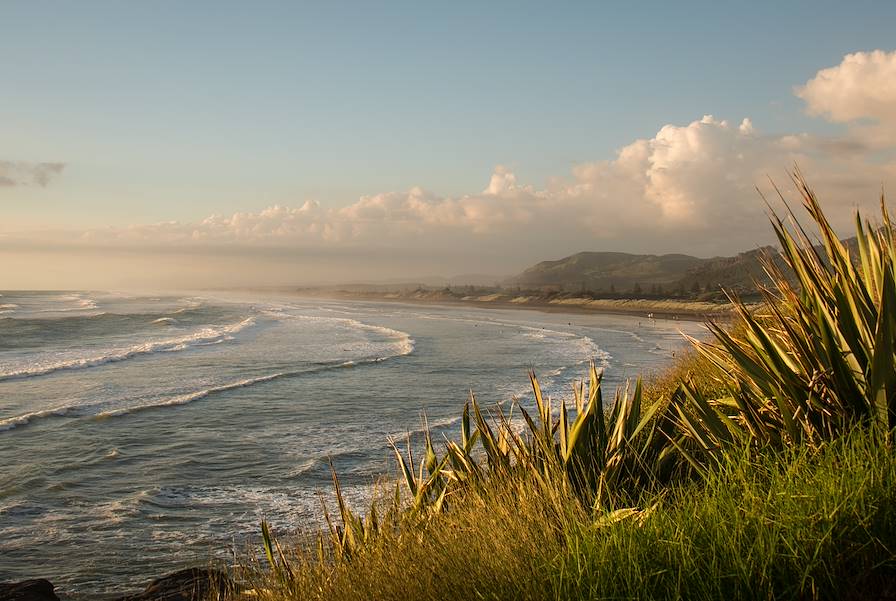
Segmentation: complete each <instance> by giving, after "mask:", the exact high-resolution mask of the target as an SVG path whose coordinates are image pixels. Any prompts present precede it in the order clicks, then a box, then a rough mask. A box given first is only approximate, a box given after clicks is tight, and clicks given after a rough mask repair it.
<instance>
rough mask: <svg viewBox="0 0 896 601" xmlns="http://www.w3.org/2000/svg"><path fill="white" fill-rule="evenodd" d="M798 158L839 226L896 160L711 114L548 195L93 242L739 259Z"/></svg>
mask: <svg viewBox="0 0 896 601" xmlns="http://www.w3.org/2000/svg"><path fill="white" fill-rule="evenodd" d="M795 162H797V163H799V164H800V165H801V166H802V168H803V170H804V171H805V172H806V173H807V174H808V175H809V176H810V177H811V180H812V182H813V183H814V184H815V185H817V187H818V189H819V192H820V193H821V195H822V197H823V199H824V202H825V204H826V205H827V206H828V207H829V209H830V210H831V212H832V215H833V216H834V217H835V221H837V220H839V221H840V222H841V223H848V217H849V213H850V212H851V210H852V208H853V207H854V206H855V205H856V203H861V202H865V201H867V205H868V206H873V202H874V200H875V194H876V190H877V189H878V186H879V185H880V183H881V182H882V181H890V180H892V179H893V176H894V173H896V169H894V165H893V164H879V163H873V162H867V161H865V158H864V155H863V154H862V153H861V152H859V153H857V152H856V149H855V148H853V147H851V146H849V145H845V146H844V145H842V144H839V143H838V141H837V140H829V139H825V138H817V137H813V136H809V135H805V134H800V135H786V136H771V135H764V134H762V133H760V132H757V131H756V129H755V127H754V126H753V124H752V122H751V121H750V120H749V119H744V120H743V121H741V122H740V123H739V124H738V125H733V124H731V123H729V122H728V121H724V120H719V119H716V118H714V117H712V116H710V115H707V116H704V117H703V118H702V119H699V120H696V121H694V122H692V123H689V124H687V125H681V126H679V125H666V126H664V127H662V128H661V129H660V130H659V132H657V134H656V135H655V136H654V137H653V138H650V139H642V140H636V141H634V142H632V143H631V144H629V145H627V146H625V147H623V148H621V149H620V150H619V151H618V152H617V153H616V156H615V157H614V158H613V159H611V160H606V161H596V162H592V163H585V164H581V165H578V166H576V167H575V168H574V169H573V170H572V172H571V174H569V175H568V176H566V177H563V178H556V179H554V180H553V181H552V182H551V183H550V185H548V186H547V187H546V188H545V189H543V190H536V189H534V188H533V187H532V186H526V185H521V184H520V183H518V181H517V177H516V175H515V174H514V173H513V172H511V171H510V170H509V169H507V168H506V167H503V166H498V167H496V168H495V170H494V172H493V174H492V176H491V179H490V181H489V184H488V186H487V187H486V188H485V190H484V191H482V192H480V193H474V194H468V195H464V196H459V197H442V196H439V195H437V194H434V193H432V192H428V191H426V190H423V189H421V188H419V187H415V188H412V189H410V190H408V191H406V192H387V193H381V194H376V195H372V196H364V197H362V198H360V199H359V200H358V201H357V202H355V203H353V204H350V205H348V206H345V207H341V208H325V207H321V206H320V205H319V204H317V203H314V202H306V203H304V204H303V205H301V206H299V207H297V208H291V207H284V206H273V207H270V208H267V209H265V210H263V211H260V212H257V213H243V212H240V213H235V214H233V215H230V216H226V217H225V216H211V217H209V218H207V219H204V220H202V221H200V222H198V223H176V222H171V223H160V224H155V225H149V226H134V227H131V228H126V229H112V230H101V231H92V232H89V233H87V234H85V238H84V240H86V241H90V242H93V243H96V242H106V243H144V244H181V245H203V244H208V243H215V244H237V245H246V246H259V245H261V246H276V247H292V248H300V249H301V248H317V249H320V248H324V249H356V250H357V249H374V248H376V249H395V250H402V249H403V250H406V251H408V252H414V249H419V248H421V247H423V248H427V249H430V250H432V251H436V252H442V253H444V254H445V255H446V256H450V254H451V253H452V252H454V251H456V250H457V249H458V248H464V249H466V250H470V249H483V251H485V250H486V249H489V250H488V252H503V253H504V254H506V255H509V256H516V257H519V259H518V260H519V261H520V262H521V263H525V262H527V261H530V260H534V259H538V258H547V257H557V256H562V255H564V254H568V253H571V252H576V251H578V250H582V249H603V248H608V249H609V248H612V249H618V250H630V251H638V252H643V251H653V252H669V251H681V252H695V253H702V254H723V253H733V252H737V251H741V250H745V249H748V248H752V247H754V246H756V245H758V244H763V243H766V242H768V241H769V240H770V237H769V228H768V224H767V221H766V219H765V217H764V206H763V204H762V202H761V200H760V198H759V195H758V194H757V192H756V186H762V187H767V179H766V178H767V176H769V175H772V176H775V177H776V179H777V180H779V182H780V181H781V180H785V181H784V183H787V182H786V176H785V172H786V170H787V169H788V168H789V167H790V166H792V165H793V164H794V163H795Z"/></svg>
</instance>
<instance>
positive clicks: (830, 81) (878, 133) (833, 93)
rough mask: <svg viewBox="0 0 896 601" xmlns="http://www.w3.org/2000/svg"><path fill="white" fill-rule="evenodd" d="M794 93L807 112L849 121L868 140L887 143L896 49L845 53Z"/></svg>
mask: <svg viewBox="0 0 896 601" xmlns="http://www.w3.org/2000/svg"><path fill="white" fill-rule="evenodd" d="M795 93H796V95H797V96H799V97H800V98H802V99H803V100H805V101H806V104H807V110H808V112H809V114H811V115H817V116H821V117H824V118H826V119H829V120H831V121H833V122H836V123H849V124H853V126H854V130H855V132H856V133H857V134H858V135H859V136H860V137H861V138H862V139H864V140H867V141H868V142H870V143H873V144H875V145H877V146H887V145H892V144H893V140H894V139H896V51H893V52H884V51H883V50H874V51H872V52H856V53H854V54H847V55H846V56H844V57H843V61H842V62H841V63H840V64H839V65H837V66H836V67H830V68H828V69H822V70H821V71H819V72H818V73H817V74H816V75H815V77H814V78H812V79H810V80H809V81H808V82H806V84H805V85H803V86H800V87H797V88H796V90H795Z"/></svg>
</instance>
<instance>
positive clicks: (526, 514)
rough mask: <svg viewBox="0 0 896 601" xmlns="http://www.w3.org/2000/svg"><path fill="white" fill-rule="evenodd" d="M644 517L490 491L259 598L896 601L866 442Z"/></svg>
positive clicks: (546, 494) (770, 459) (657, 503)
mask: <svg viewBox="0 0 896 601" xmlns="http://www.w3.org/2000/svg"><path fill="white" fill-rule="evenodd" d="M639 506H640V507H644V508H652V510H649V511H647V512H645V513H641V514H634V515H631V516H629V517H624V518H622V519H619V520H618V521H615V522H614V521H613V518H612V517H601V516H600V515H599V516H598V517H597V519H596V520H595V519H592V516H590V515H588V513H589V512H586V511H584V510H583V509H582V508H581V506H580V504H578V503H576V501H575V499H574V498H572V497H571V496H566V495H564V494H562V493H560V492H558V487H557V486H554V485H551V484H548V485H545V484H544V483H539V482H538V481H537V480H535V479H523V480H519V479H516V480H513V481H509V482H508V481H500V482H492V483H491V485H490V486H489V487H488V488H487V489H486V490H484V491H479V492H477V493H474V494H469V495H468V497H467V498H466V499H465V502H464V503H462V504H458V505H457V508H456V510H454V511H452V512H449V513H447V514H445V515H443V516H442V517H441V518H440V519H439V520H434V521H433V522H431V523H430V524H428V525H427V527H426V528H425V529H421V530H417V529H406V530H404V531H402V532H400V533H398V534H393V535H390V536H387V537H385V538H383V539H382V540H380V541H379V542H378V544H376V545H375V546H373V547H371V548H370V549H369V550H368V552H366V553H364V554H362V555H360V556H358V557H356V558H354V559H353V560H352V561H351V562H344V563H337V564H335V565H333V564H323V565H322V564H320V563H317V562H315V561H313V560H311V558H310V557H311V556H306V560H307V561H309V563H307V564H306V565H304V567H303V568H301V569H299V570H297V576H296V578H295V579H292V580H290V581H289V585H288V588H287V589H279V588H274V589H272V590H269V591H268V593H266V594H262V597H261V598H263V599H271V600H274V599H277V600H283V599H303V600H304V599H328V600H348V599H354V600H359V601H360V600H365V599H384V600H386V599H394V600H396V601H397V600H407V599H419V600H425V599H431V600H450V599H458V600H460V599H495V600H498V599H508V600H509V599H771V598H786V599H789V598H827V599H842V598H855V599H862V598H887V597H888V595H889V596H891V598H896V597H892V596H893V595H896V588H893V587H894V583H896V556H894V553H893V550H894V549H896V459H894V456H893V453H892V452H891V450H890V449H889V448H888V447H887V446H886V445H883V444H881V442H880V441H879V440H877V439H876V438H875V437H874V436H873V435H869V434H868V433H866V432H864V431H859V432H856V433H855V434H854V435H852V436H850V437H847V438H846V439H844V440H840V441H837V442H835V443H832V444H829V445H826V446H824V447H823V448H821V449H820V450H816V451H812V452H810V451H806V450H802V451H794V452H790V453H787V454H785V455H784V456H780V455H774V454H771V455H765V456H759V457H750V456H748V455H746V454H740V455H737V456H733V457H732V458H731V460H730V461H729V462H727V463H726V465H725V467H724V469H722V470H721V471H719V472H717V473H715V474H713V475H712V476H711V477H710V478H709V479H708V480H707V481H705V482H703V483H701V484H699V485H698V484H693V483H692V484H683V485H678V486H675V487H673V488H671V489H669V490H667V491H665V492H664V493H662V494H659V495H655V496H648V497H645V498H643V499H642V500H641V503H639ZM298 565H299V564H297V566H298ZM272 584H273V585H274V586H275V587H277V586H278V585H277V583H276V582H273V583H272V581H270V580H268V581H267V582H265V583H264V584H263V586H264V587H271V586H272ZM280 584H285V582H284V581H281V582H280Z"/></svg>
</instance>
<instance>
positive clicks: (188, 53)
mask: <svg viewBox="0 0 896 601" xmlns="http://www.w3.org/2000/svg"><path fill="white" fill-rule="evenodd" d="M323 4H324V3H318V4H307V5H303V4H300V3H292V2H290V3H245V2H240V3H228V2H206V3H190V4H187V3H180V2H153V3H123V2H83V3H74V2H69V3H50V2H39V1H28V2H9V3H5V4H4V6H3V9H2V15H3V16H2V19H0V161H3V160H5V161H18V162H45V161H52V162H62V163H65V168H64V171H63V172H62V174H61V175H60V176H58V177H56V178H54V180H53V181H52V183H50V184H49V185H47V186H45V187H41V186H15V187H11V188H8V189H0V208H2V211H3V221H5V222H6V225H7V227H6V228H5V229H6V230H7V231H9V230H22V231H25V230H29V231H30V230H33V229H35V228H38V229H39V228H59V227H80V228H96V227H104V226H115V227H120V226H125V225H130V224H135V223H136V224H145V223H154V222H159V221H167V220H177V221H183V222H196V221H200V220H202V219H203V218H205V217H207V216H209V215H212V214H219V215H227V214H232V213H235V212H239V211H243V212H258V211H261V210H263V209H264V208H265V207H269V206H271V205H285V206H293V207H295V206H301V205H302V203H304V202H305V201H306V200H314V201H317V202H319V203H320V205H321V206H323V207H344V206H348V205H351V204H352V203H355V202H356V201H357V200H358V199H359V197H361V196H363V195H375V194H378V193H384V192H393V191H407V190H409V189H411V188H412V187H414V186H421V187H422V188H424V189H425V190H427V191H432V192H433V193H434V194H436V195H439V196H440V197H451V198H457V197H461V196H463V195H468V194H472V193H476V192H479V191H481V190H482V189H484V188H485V187H486V186H487V185H488V182H489V178H490V177H491V175H492V172H493V170H494V168H495V166H496V165H502V166H504V167H506V168H507V169H508V170H510V171H512V172H513V173H514V174H515V177H516V180H517V183H519V184H521V185H522V184H526V185H531V186H533V187H534V188H535V189H538V190H541V189H543V188H545V187H546V186H548V185H549V182H550V181H552V179H553V178H558V177H560V178H563V177H567V176H568V175H569V174H570V172H571V170H572V169H573V168H574V167H575V166H576V165H581V164H587V163H589V162H593V161H601V160H610V159H613V157H614V156H615V152H616V151H617V150H618V149H620V148H623V147H625V146H626V145H629V144H631V143H632V142H633V141H634V140H637V139H642V138H644V139H650V138H652V137H654V136H655V135H656V134H657V132H658V131H659V130H660V129H661V128H662V127H663V126H664V125H666V124H675V125H679V126H685V125H687V124H688V123H691V122H693V121H695V120H699V119H701V117H702V116H703V115H705V114H712V115H714V116H715V117H716V118H717V119H725V120H729V121H731V122H733V123H739V122H740V121H741V119H743V118H744V117H749V118H750V119H751V120H752V123H753V124H754V126H755V127H756V128H757V130H759V131H761V132H763V133H764V134H782V135H783V134H788V133H794V132H799V133H808V134H815V135H822V136H837V135H840V133H841V132H843V131H845V129H846V127H847V126H846V125H844V123H842V122H839V123H832V122H831V121H830V120H825V119H823V118H818V117H812V116H809V115H807V114H805V108H806V103H805V102H804V101H803V100H801V99H800V98H797V97H796V96H795V95H794V93H793V89H794V86H798V85H802V84H804V83H806V82H807V81H808V80H810V79H811V78H813V77H814V76H815V74H816V73H817V72H818V71H819V70H820V69H824V68H827V67H833V66H836V65H838V64H839V63H840V62H841V60H843V58H844V56H845V55H847V54H849V53H853V52H857V51H871V50H875V49H882V50H884V51H890V50H893V48H894V46H896V42H894V37H893V23H896V3H893V2H868V3H862V2H853V3H849V4H848V5H847V4H846V3H834V2H792V3H760V2H753V3H736V4H735V3H719V2H711V3H710V2H707V3H667V2H663V3H641V4H637V5H636V4H635V3H596V2H595V3H540V4H534V3H531V4H530V3H499V2H492V3H478V2H477V3H462V2H452V3H420V2H413V3H411V2H408V3H389V4H388V5H385V4H384V5H383V6H375V5H374V4H373V3H357V4H348V3H326V6H324V5H323ZM784 167H786V165H785V166H784ZM0 229H4V228H2V227H0ZM633 250H635V249H633Z"/></svg>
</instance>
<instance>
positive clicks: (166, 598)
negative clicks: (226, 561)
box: [117, 568, 233, 601]
mask: <svg viewBox="0 0 896 601" xmlns="http://www.w3.org/2000/svg"><path fill="white" fill-rule="evenodd" d="M230 590H233V582H232V581H231V580H230V578H229V577H228V576H227V574H225V573H224V572H222V571H220V570H212V569H209V568H189V569H186V570H180V571H178V572H174V573H173V574H169V575H168V576H163V577H162V578H158V579H156V580H153V581H152V582H151V583H150V584H149V586H148V587H146V590H144V591H143V592H142V593H137V594H134V595H126V596H124V597H121V598H120V599H118V600H117V601H207V599H208V598H209V594H210V593H224V592H226V591H230Z"/></svg>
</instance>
